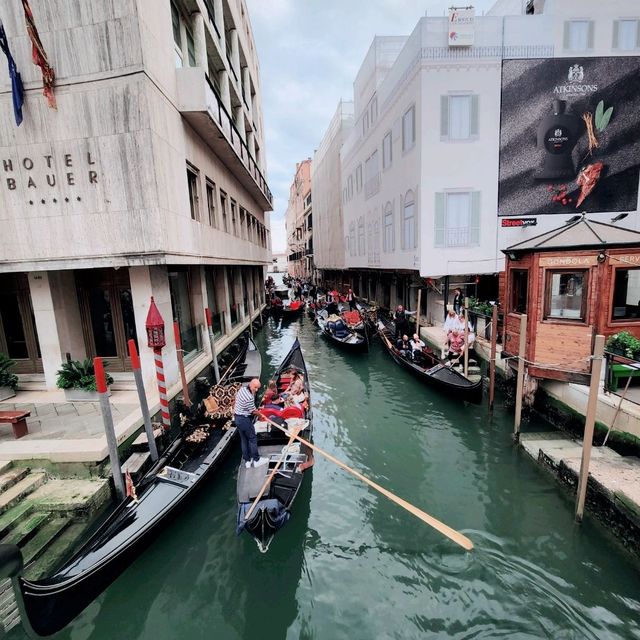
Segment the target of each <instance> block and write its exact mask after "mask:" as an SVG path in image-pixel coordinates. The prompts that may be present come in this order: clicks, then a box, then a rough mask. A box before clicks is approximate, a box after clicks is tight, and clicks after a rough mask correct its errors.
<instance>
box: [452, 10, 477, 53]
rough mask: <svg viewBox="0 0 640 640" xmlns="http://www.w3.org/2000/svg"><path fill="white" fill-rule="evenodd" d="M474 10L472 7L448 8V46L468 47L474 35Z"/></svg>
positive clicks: (471, 43)
mask: <svg viewBox="0 0 640 640" xmlns="http://www.w3.org/2000/svg"><path fill="white" fill-rule="evenodd" d="M475 17H476V10H475V9H474V8H473V7H450V8H449V46H450V47H470V46H471V45H473V38H474V35H475V24H474V23H475Z"/></svg>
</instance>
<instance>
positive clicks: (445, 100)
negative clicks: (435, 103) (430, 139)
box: [440, 96, 449, 138]
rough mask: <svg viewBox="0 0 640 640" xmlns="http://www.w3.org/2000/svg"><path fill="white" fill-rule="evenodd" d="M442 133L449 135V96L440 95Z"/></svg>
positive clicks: (444, 136)
mask: <svg viewBox="0 0 640 640" xmlns="http://www.w3.org/2000/svg"><path fill="white" fill-rule="evenodd" d="M440 135H441V136H442V137H443V138H446V137H447V136H448V135H449V96H440Z"/></svg>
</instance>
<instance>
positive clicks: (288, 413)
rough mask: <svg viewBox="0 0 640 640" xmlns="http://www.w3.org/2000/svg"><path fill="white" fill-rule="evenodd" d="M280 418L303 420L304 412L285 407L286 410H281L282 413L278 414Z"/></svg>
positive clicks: (299, 409)
mask: <svg viewBox="0 0 640 640" xmlns="http://www.w3.org/2000/svg"><path fill="white" fill-rule="evenodd" d="M280 417H281V418H284V419H285V420H286V419H287V418H303V417H304V411H303V410H302V409H301V408H300V407H287V408H286V409H283V410H282V412H281V413H280Z"/></svg>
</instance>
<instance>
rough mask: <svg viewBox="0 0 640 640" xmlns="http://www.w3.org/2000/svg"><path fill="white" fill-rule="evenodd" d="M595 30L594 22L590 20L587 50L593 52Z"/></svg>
mask: <svg viewBox="0 0 640 640" xmlns="http://www.w3.org/2000/svg"><path fill="white" fill-rule="evenodd" d="M593 28H594V22H593V20H589V29H588V34H587V50H588V51H591V49H593Z"/></svg>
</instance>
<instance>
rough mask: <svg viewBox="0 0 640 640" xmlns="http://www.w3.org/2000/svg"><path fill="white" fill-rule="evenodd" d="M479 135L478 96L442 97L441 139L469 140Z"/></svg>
mask: <svg viewBox="0 0 640 640" xmlns="http://www.w3.org/2000/svg"><path fill="white" fill-rule="evenodd" d="M477 135H478V96H477V95H474V94H467V95H446V96H441V97H440V137H441V138H442V139H445V140H469V139H470V138H474V137H475V136H477Z"/></svg>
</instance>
